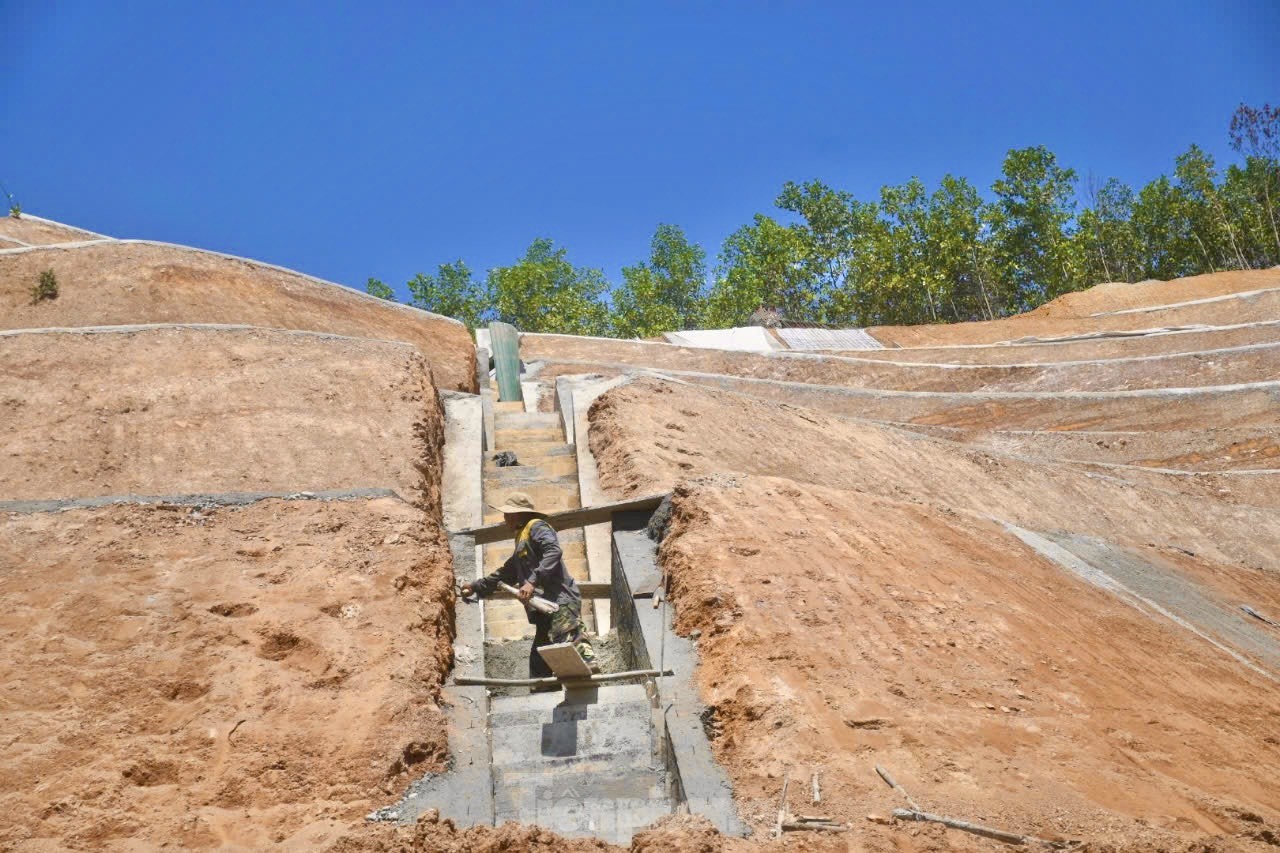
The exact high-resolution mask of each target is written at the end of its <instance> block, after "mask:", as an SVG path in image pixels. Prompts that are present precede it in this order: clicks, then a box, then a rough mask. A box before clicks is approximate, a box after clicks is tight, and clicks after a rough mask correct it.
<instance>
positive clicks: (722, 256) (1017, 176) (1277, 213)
mask: <svg viewBox="0 0 1280 853" xmlns="http://www.w3.org/2000/svg"><path fill="white" fill-rule="evenodd" d="M1229 139H1230V143H1231V148H1232V150H1233V151H1234V152H1235V153H1236V154H1237V155H1238V156H1239V161H1238V162H1233V163H1230V164H1228V165H1227V166H1226V168H1225V169H1222V168H1219V166H1218V164H1216V163H1215V162H1214V159H1213V157H1212V156H1210V155H1209V154H1208V153H1206V152H1205V151H1204V150H1203V149H1201V148H1200V147H1199V146H1197V145H1192V146H1191V147H1190V148H1188V149H1187V150H1186V152H1184V153H1183V154H1181V155H1180V156H1178V157H1177V159H1176V160H1175V162H1174V167H1173V171H1172V174H1171V175H1161V176H1160V177H1158V178H1156V179H1154V180H1152V181H1150V182H1149V183H1148V184H1146V185H1145V186H1143V187H1141V188H1140V189H1137V190H1135V189H1134V188H1133V187H1130V186H1129V185H1127V184H1125V183H1123V182H1122V181H1120V180H1117V179H1115V178H1112V179H1109V180H1105V181H1095V180H1093V179H1092V178H1091V177H1090V178H1087V179H1086V180H1085V181H1084V182H1083V184H1082V183H1081V181H1080V178H1079V175H1078V174H1077V173H1076V171H1075V170H1074V169H1072V168H1069V167H1066V166H1064V165H1062V164H1061V163H1059V161H1058V159H1057V157H1056V156H1054V154H1053V153H1052V152H1051V151H1049V150H1048V149H1047V148H1045V147H1044V146H1035V147H1029V148H1019V149H1013V150H1011V151H1009V152H1008V154H1007V156H1006V157H1005V159H1004V163H1003V167H1002V169H1001V174H1000V177H999V178H998V179H997V180H996V181H995V182H994V183H993V184H992V185H991V187H990V192H989V193H988V194H986V195H985V196H984V195H983V194H982V193H981V192H979V190H978V188H977V187H976V186H974V184H973V183H972V182H970V181H969V180H968V179H966V178H963V177H957V176H954V175H950V174H948V175H946V176H944V177H943V178H942V179H941V180H940V181H939V182H938V184H937V185H936V186H934V187H929V186H926V185H925V184H924V183H923V182H922V181H920V180H919V179H918V178H912V179H911V180H909V181H907V182H906V183H905V184H901V185H898V186H885V187H882V188H881V190H880V195H879V198H876V199H858V198H856V197H854V196H853V195H852V194H851V193H848V192H845V191H843V190H839V189H836V188H833V187H831V186H828V185H827V184H825V183H823V182H822V181H818V180H814V181H809V182H807V183H792V182H788V183H786V184H785V185H784V186H783V187H782V191H781V192H780V193H779V194H778V197H777V198H776V199H775V200H774V205H775V207H776V208H777V209H778V210H779V211H781V212H782V213H783V214H785V215H786V216H785V221H784V217H779V216H774V215H769V214H764V213H759V214H756V215H755V217H754V218H753V219H752V221H751V222H750V223H748V224H746V225H743V226H742V227H740V228H738V229H737V230H736V231H734V232H733V233H732V234H730V235H729V237H728V238H726V240H725V241H724V244H723V245H722V246H721V249H720V253H719V256H718V258H717V261H716V265H715V267H714V269H713V270H712V271H711V275H710V276H709V275H708V268H707V257H706V252H705V251H704V250H703V248H702V247H701V246H699V245H698V244H696V243H692V242H690V241H689V240H688V238H687V237H686V236H685V234H684V232H683V230H682V229H681V228H679V227H678V226H676V225H667V224H664V225H659V226H658V228H657V231H656V232H655V233H654V235H653V239H652V241H651V242H650V247H649V257H648V258H647V259H646V260H643V261H641V262H639V263H637V264H635V265H634V266H629V267H624V268H623V269H622V280H621V282H619V283H618V284H616V285H611V283H610V282H609V280H608V279H607V277H606V276H605V274H604V272H603V271H602V270H599V269H595V268H589V267H578V266H574V265H573V264H572V263H570V261H569V259H568V253H567V250H566V249H565V248H564V247H563V246H559V247H558V246H556V245H555V244H554V243H553V242H552V241H551V240H549V239H546V238H539V239H536V240H534V241H533V243H532V244H531V245H530V246H529V248H528V250H527V251H526V252H525V254H524V256H523V257H521V258H520V259H519V260H517V261H516V262H515V263H514V264H512V265H511V266H504V267H495V268H494V269H491V270H489V271H488V273H487V275H486V276H485V277H484V278H483V279H481V278H478V277H477V276H476V275H475V274H473V273H472V271H471V269H470V268H469V267H468V266H467V265H466V263H464V262H463V261H461V260H457V261H453V262H451V263H445V264H441V265H440V266H439V267H438V268H437V270H436V272H435V273H433V274H423V273H420V274H418V275H416V276H415V277H414V278H413V279H412V280H410V281H409V282H408V290H409V296H410V299H409V301H410V303H411V304H413V305H415V306H417V307H420V308H425V309H427V310H430V311H434V312H436V313H439V314H445V315H447V316H450V317H456V318H458V319H460V320H462V321H463V322H465V323H467V324H468V325H469V326H472V327H475V326H479V325H483V324H485V323H487V322H489V321H490V320H502V321H505V322H509V323H512V324H514V325H515V326H516V327H517V328H519V329H521V330H522V331H530V332H559V333H565V334H574V335H606V336H613V337H650V336H653V335H657V334H659V333H661V332H665V331H676V330H680V329H690V328H724V327H729V326H738V325H743V324H745V323H746V322H747V320H748V318H749V317H750V315H751V314H752V313H753V312H754V311H756V310H757V309H759V308H761V307H769V308H773V309H776V310H777V311H779V312H780V313H781V314H782V316H783V317H784V318H785V319H787V320H792V321H805V322H814V323H825V324H829V325H835V326H872V325H887V324H911V323H937V322H954V321H963V320H976V319H994V318H997V317H1001V316H1005V315H1008V314H1011V313H1016V312H1019V311H1026V310H1029V309H1031V308H1034V307H1036V306H1037V305H1040V304H1043V303H1044V302H1046V301H1048V300H1050V299H1053V298H1055V297H1057V296H1061V295H1062V294H1064V293H1068V292H1071V291H1075V290H1082V289H1084V288H1087V287H1091V286H1092V285H1094V284H1097V283H1099V282H1103V281H1123V282H1134V281H1141V280H1143V279H1149V278H1158V279H1170V278H1176V277H1179V276H1187V275H1195V274H1198V273H1207V272H1217V271H1221V270H1233V269H1258V268H1264V267H1270V266H1275V265H1278V264H1280V106H1277V107H1272V106H1270V105H1264V106H1262V107H1250V106H1247V105H1241V106H1240V108H1239V109H1238V110H1236V112H1235V114H1234V115H1233V116H1232V119H1231V124H1230V128H1229ZM368 291H369V293H371V294H373V295H375V296H380V297H383V298H387V299H394V292H393V291H392V289H391V288H390V287H388V286H387V285H386V284H384V283H383V282H380V281H378V280H377V279H372V278H371V279H369V282H368Z"/></svg>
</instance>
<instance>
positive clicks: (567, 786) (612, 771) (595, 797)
mask: <svg viewBox="0 0 1280 853" xmlns="http://www.w3.org/2000/svg"><path fill="white" fill-rule="evenodd" d="M614 758H615V760H613V761H608V760H606V761H602V762H592V763H590V764H586V763H571V764H560V765H558V766H551V765H548V766H544V767H539V768H536V769H535V770H533V771H531V772H529V773H521V774H520V775H519V776H515V775H513V774H512V773H510V772H509V771H508V770H507V769H506V768H502V767H495V768H494V770H493V781H494V796H493V806H494V810H495V811H499V812H520V813H523V814H528V813H530V812H532V811H533V810H535V809H542V808H545V807H546V806H547V805H549V804H552V803H555V802H556V801H557V800H562V801H563V800H569V801H574V800H576V801H577V802H578V803H579V804H585V803H591V802H594V803H608V802H609V801H611V800H622V801H624V802H643V803H648V802H653V801H658V800H662V801H665V802H666V807H667V809H670V808H671V801H670V800H668V799H667V790H666V787H667V784H666V776H665V774H664V773H663V772H662V770H661V769H649V768H647V767H645V765H644V764H639V765H637V764H635V763H633V762H636V761H643V760H645V759H644V757H643V756H640V755H638V754H632V753H618V754H617V755H616V756H614ZM528 822H530V823H535V822H536V823H541V821H528ZM552 828H554V829H558V827H552Z"/></svg>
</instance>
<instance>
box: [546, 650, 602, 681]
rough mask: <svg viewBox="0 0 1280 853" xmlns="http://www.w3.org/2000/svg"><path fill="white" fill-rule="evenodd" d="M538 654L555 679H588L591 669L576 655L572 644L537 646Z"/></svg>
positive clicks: (576, 652)
mask: <svg viewBox="0 0 1280 853" xmlns="http://www.w3.org/2000/svg"><path fill="white" fill-rule="evenodd" d="M538 654H540V655H542V659H543V660H544V661H546V664H547V666H549V667H551V673H552V674H553V675H555V677H556V678H590V677H591V667H589V666H587V662H586V661H584V660H583V659H582V655H580V654H578V650H577V649H575V648H574V647H573V643H555V644H553V645H550V646H538Z"/></svg>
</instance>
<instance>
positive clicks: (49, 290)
mask: <svg viewBox="0 0 1280 853" xmlns="http://www.w3.org/2000/svg"><path fill="white" fill-rule="evenodd" d="M57 298H58V277H57V276H56V275H54V273H53V270H45V271H44V272H42V273H40V280H39V281H38V282H36V283H35V284H33V285H31V304H32V305H36V304H38V303H40V302H44V301H45V300H46V299H57Z"/></svg>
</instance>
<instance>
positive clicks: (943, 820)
mask: <svg viewBox="0 0 1280 853" xmlns="http://www.w3.org/2000/svg"><path fill="white" fill-rule="evenodd" d="M893 816H894V817H896V818H898V819H899V820H918V821H928V822H930V823H940V824H942V825H943V826H946V827H949V828H951V829H959V830H962V831H964V832H972V833H973V834H974V835H981V836H983V837H984V838H992V839H995V840H996V841H1003V842H1005V843H1006V844H1044V845H1046V846H1049V847H1063V846H1066V845H1065V843H1064V842H1060V841H1049V840H1047V839H1044V838H1036V837H1035V836H1033V835H1018V834H1017V833H1016V832H1005V831H1004V830H1002V829H992V828H991V827H989V826H982V825H981V824H977V823H969V822H968V821H965V820H956V819H955V818H953V817H944V816H942V815H936V814H930V813H929V812H922V811H920V810H918V809H894V810H893Z"/></svg>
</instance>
